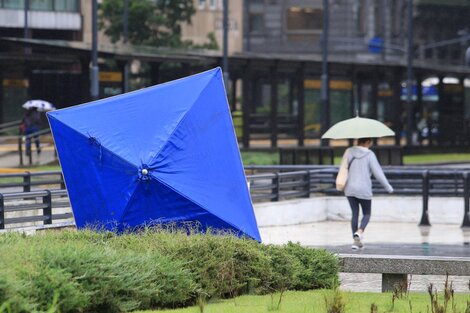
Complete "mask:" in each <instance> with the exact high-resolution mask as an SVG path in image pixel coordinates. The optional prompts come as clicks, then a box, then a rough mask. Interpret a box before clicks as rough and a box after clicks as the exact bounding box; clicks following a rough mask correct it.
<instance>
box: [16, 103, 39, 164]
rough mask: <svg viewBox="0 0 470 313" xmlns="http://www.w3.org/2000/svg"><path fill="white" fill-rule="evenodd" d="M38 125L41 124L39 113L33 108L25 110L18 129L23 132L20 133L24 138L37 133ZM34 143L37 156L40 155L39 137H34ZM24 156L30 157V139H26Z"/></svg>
mask: <svg viewBox="0 0 470 313" xmlns="http://www.w3.org/2000/svg"><path fill="white" fill-rule="evenodd" d="M40 123H41V113H39V111H38V109H37V108H35V107H33V108H30V109H28V110H26V112H25V115H24V117H23V121H22V123H21V124H22V125H21V126H20V129H22V130H24V131H23V132H22V133H23V134H24V135H25V136H28V135H30V134H33V133H35V132H37V131H39V125H40ZM34 143H35V144H36V152H37V154H40V153H41V143H40V142H39V136H34ZM26 155H28V156H29V155H31V138H27V139H26Z"/></svg>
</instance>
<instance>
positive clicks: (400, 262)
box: [338, 254, 470, 276]
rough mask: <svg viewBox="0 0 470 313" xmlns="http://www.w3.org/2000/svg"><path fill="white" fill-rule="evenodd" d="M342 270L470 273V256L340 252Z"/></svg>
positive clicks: (396, 272) (463, 274) (401, 272)
mask: <svg viewBox="0 0 470 313" xmlns="http://www.w3.org/2000/svg"><path fill="white" fill-rule="evenodd" d="M338 257H339V260H340V267H341V272H345V273H388V274H414V275H447V274H449V275H455V276H468V275H469V274H470V258H463V257H422V256H397V255H357V254H340V255H338Z"/></svg>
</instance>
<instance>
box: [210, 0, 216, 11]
mask: <svg viewBox="0 0 470 313" xmlns="http://www.w3.org/2000/svg"><path fill="white" fill-rule="evenodd" d="M210 4H211V9H215V8H216V6H217V1H216V0H210Z"/></svg>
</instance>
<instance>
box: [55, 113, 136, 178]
mask: <svg viewBox="0 0 470 313" xmlns="http://www.w3.org/2000/svg"><path fill="white" fill-rule="evenodd" d="M49 118H53V119H54V120H55V121H56V122H58V123H60V124H62V125H63V126H65V127H67V128H69V129H71V130H73V131H74V132H76V133H77V134H79V135H80V136H82V137H85V138H86V139H90V138H89V137H87V136H86V135H84V134H83V133H81V132H79V131H77V130H76V129H74V128H72V127H70V126H68V125H67V124H64V123H63V122H62V121H60V120H58V119H56V118H55V117H53V116H49ZM100 149H104V150H106V151H108V152H109V153H110V154H112V155H113V156H115V157H117V158H118V159H120V160H121V161H122V162H124V163H126V164H127V165H129V166H131V167H134V168H136V170H137V169H138V166H137V165H135V164H132V163H131V162H129V161H128V160H126V159H124V158H123V157H121V156H120V155H119V154H116V153H115V152H113V151H112V150H110V149H108V148H106V147H105V146H103V145H102V144H101V143H100Z"/></svg>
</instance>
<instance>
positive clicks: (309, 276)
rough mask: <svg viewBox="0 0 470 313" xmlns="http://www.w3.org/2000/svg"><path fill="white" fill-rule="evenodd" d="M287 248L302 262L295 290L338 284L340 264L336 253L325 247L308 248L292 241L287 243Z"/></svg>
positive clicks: (330, 286)
mask: <svg viewBox="0 0 470 313" xmlns="http://www.w3.org/2000/svg"><path fill="white" fill-rule="evenodd" d="M286 249H287V251H288V253H290V254H292V255H293V256H295V257H296V258H297V259H298V260H299V261H300V264H301V269H300V270H299V271H298V272H297V279H296V280H295V281H296V284H295V285H294V286H293V288H294V289H295V290H309V289H316V288H335V287H336V286H337V285H338V283H339V278H338V271H339V265H338V259H337V258H336V257H335V256H334V255H332V254H331V253H329V252H328V251H326V250H324V249H307V248H304V247H302V246H300V244H298V243H297V244H294V243H292V242H289V243H288V244H287V246H286Z"/></svg>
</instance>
